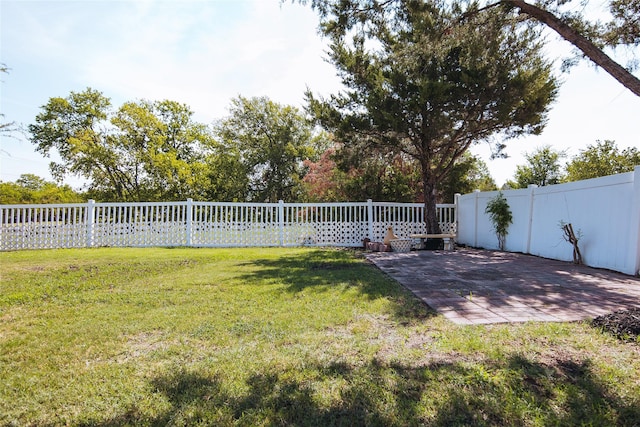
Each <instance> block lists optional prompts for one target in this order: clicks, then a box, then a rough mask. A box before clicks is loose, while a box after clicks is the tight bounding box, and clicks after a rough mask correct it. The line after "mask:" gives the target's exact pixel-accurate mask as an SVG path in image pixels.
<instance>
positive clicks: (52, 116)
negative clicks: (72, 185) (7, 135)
mask: <svg viewBox="0 0 640 427" xmlns="http://www.w3.org/2000/svg"><path fill="white" fill-rule="evenodd" d="M192 114H193V113H192V112H191V110H190V109H189V108H188V107H187V106H186V105H184V104H179V103H177V102H174V101H160V102H149V101H140V102H128V103H125V104H124V105H122V107H120V109H119V110H118V111H116V112H113V111H112V109H111V101H110V100H109V98H107V97H105V96H104V95H103V94H102V93H100V92H98V91H95V90H93V89H90V88H88V89H86V90H85V91H83V92H78V93H76V92H71V94H70V95H69V96H68V97H67V98H59V97H57V98H51V99H50V100H49V102H48V103H47V104H46V105H45V106H43V107H42V112H41V113H40V114H38V116H37V117H36V120H35V124H32V125H30V126H29V131H30V133H31V142H32V143H34V144H35V145H36V150H37V151H39V152H41V153H42V154H44V155H45V156H48V155H49V154H50V152H51V151H52V150H55V151H57V152H58V153H59V155H60V157H61V161H60V162H57V163H56V162H52V163H51V165H50V169H51V172H52V174H53V175H54V177H56V178H58V179H62V178H63V177H65V176H67V175H70V174H71V175H77V176H80V177H83V178H85V179H86V180H87V181H89V184H88V194H89V195H90V196H91V197H93V198H96V199H98V200H108V201H145V200H177V199H182V200H184V199H185V198H187V197H196V198H197V197H200V196H201V195H202V194H204V193H205V190H206V187H207V184H208V181H207V175H206V174H207V166H206V164H205V159H206V158H207V155H210V154H211V153H212V152H213V149H214V145H215V143H214V140H213V136H212V133H211V130H210V129H208V128H207V127H206V126H205V125H202V124H199V123H195V122H193V120H192V118H191V117H192Z"/></svg>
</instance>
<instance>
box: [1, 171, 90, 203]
mask: <svg viewBox="0 0 640 427" xmlns="http://www.w3.org/2000/svg"><path fill="white" fill-rule="evenodd" d="M86 200H87V198H86V197H83V196H82V195H81V194H79V193H77V192H76V191H74V190H73V189H72V188H71V187H70V186H68V185H57V184H56V183H54V182H48V181H46V180H45V179H44V178H40V177H39V176H36V175H33V174H23V175H20V178H18V179H17V180H16V181H15V182H2V181H0V204H2V205H12V204H15V205H19V204H45V203H80V202H85V201H86Z"/></svg>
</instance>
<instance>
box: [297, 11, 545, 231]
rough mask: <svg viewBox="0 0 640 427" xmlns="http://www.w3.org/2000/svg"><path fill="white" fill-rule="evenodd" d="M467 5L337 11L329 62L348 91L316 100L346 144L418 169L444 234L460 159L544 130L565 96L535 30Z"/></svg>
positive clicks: (312, 100) (431, 223)
mask: <svg viewBox="0 0 640 427" xmlns="http://www.w3.org/2000/svg"><path fill="white" fill-rule="evenodd" d="M346 3H353V2H346ZM464 6H465V5H464V4H462V3H457V2H455V3H452V5H450V6H447V5H445V4H444V2H441V1H427V2H423V1H407V2H397V3H396V2H394V3H393V7H392V8H387V9H385V10H384V13H381V14H376V15H374V16H373V17H371V16H369V17H368V16H367V15H358V19H360V21H358V22H350V21H349V20H350V19H353V15H352V14H351V13H350V12H349V11H345V10H340V9H334V10H332V13H334V15H332V19H330V20H327V21H325V24H324V29H325V31H326V33H327V34H328V35H329V36H330V37H331V41H332V43H331V48H330V52H329V58H330V60H331V62H332V63H333V64H334V65H335V66H336V68H337V69H338V72H339V75H340V76H341V78H342V81H343V84H344V85H345V87H346V88H347V90H345V91H344V92H342V93H339V94H334V95H332V96H331V97H330V98H329V99H317V98H316V97H314V96H313V94H312V93H310V92H309V93H307V97H308V100H309V108H310V110H311V111H312V112H313V113H314V114H315V116H316V117H317V118H318V120H319V121H320V123H321V124H322V125H324V126H325V127H327V129H329V130H330V131H332V132H334V133H335V136H336V139H337V140H339V141H341V142H342V143H343V144H344V145H345V146H350V147H369V148H371V147H375V148H376V149H377V150H380V151H385V150H387V151H389V152H397V153H402V154H403V155H405V156H408V157H409V158H411V159H413V160H415V161H416V163H417V164H418V165H419V169H420V181H421V184H422V187H423V194H424V199H425V222H426V225H427V230H428V231H429V232H437V231H438V230H439V226H438V222H437V218H436V206H435V205H436V200H437V186H438V183H439V182H441V181H443V180H444V179H445V178H446V177H447V175H448V174H449V173H450V172H451V170H452V168H453V166H454V165H455V163H456V160H458V159H459V158H460V157H461V156H462V155H463V154H464V153H465V152H466V151H467V150H468V149H469V147H470V146H471V145H472V144H473V143H476V142H479V141H487V140H491V139H492V138H494V137H497V136H500V137H501V138H503V139H506V138H512V137H517V136H519V135H522V134H527V133H537V132H540V131H541V129H542V128H543V126H544V124H545V119H546V114H547V112H548V107H549V104H550V103H551V101H552V100H553V99H554V97H555V95H556V82H555V80H554V78H553V77H552V76H551V72H550V66H549V64H548V63H546V62H545V61H544V60H543V58H542V56H541V44H540V43H539V42H538V33H537V32H536V31H535V30H534V29H532V28H528V27H522V26H519V25H518V24H517V21H516V20H515V19H514V18H515V16H513V15H511V14H505V13H504V12H503V11H497V10H489V11H486V12H485V13H482V14H472V15H469V11H470V9H468V8H465V7H464ZM463 18H464V19H463ZM348 28H351V31H347V29H348ZM363 150H364V148H363ZM364 152H365V151H363V153H364Z"/></svg>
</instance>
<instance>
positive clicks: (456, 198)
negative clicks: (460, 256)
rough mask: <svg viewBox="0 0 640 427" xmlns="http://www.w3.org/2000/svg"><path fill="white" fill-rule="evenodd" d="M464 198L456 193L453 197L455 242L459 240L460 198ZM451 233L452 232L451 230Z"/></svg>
mask: <svg viewBox="0 0 640 427" xmlns="http://www.w3.org/2000/svg"><path fill="white" fill-rule="evenodd" d="M461 196H462V194H460V193H456V194H454V195H453V205H454V206H453V223H454V224H455V230H453V231H454V233H453V234H455V236H456V237H454V241H456V240H458V229H459V227H458V209H460V197H461ZM449 231H451V230H449Z"/></svg>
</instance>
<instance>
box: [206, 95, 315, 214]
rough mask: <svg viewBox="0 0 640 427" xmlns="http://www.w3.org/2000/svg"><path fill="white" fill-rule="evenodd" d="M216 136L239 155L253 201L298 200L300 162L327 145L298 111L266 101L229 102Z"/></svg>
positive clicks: (250, 197)
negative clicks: (226, 115) (226, 113)
mask: <svg viewBox="0 0 640 427" xmlns="http://www.w3.org/2000/svg"><path fill="white" fill-rule="evenodd" d="M215 132H216V135H217V136H218V138H219V139H220V141H221V143H222V144H223V147H224V150H228V151H229V152H233V153H237V154H238V157H239V159H240V163H241V164H242V165H243V166H244V168H245V171H246V173H247V176H248V190H247V198H248V199H249V200H252V201H257V202H276V201H278V200H288V201H295V200H298V199H299V198H301V197H302V191H303V186H302V184H301V181H302V178H303V177H304V174H305V169H304V167H303V162H304V160H306V159H315V157H316V155H317V149H316V148H317V147H318V146H321V145H323V144H325V143H326V142H323V141H325V139H326V136H324V135H323V134H315V133H314V128H313V125H312V123H310V122H309V121H308V120H307V119H306V118H305V117H304V115H303V114H302V113H301V112H300V111H299V110H298V109H297V108H294V107H291V106H285V105H280V104H278V103H275V102H273V101H271V100H269V99H268V98H266V97H259V98H244V97H242V96H239V97H238V98H236V99H234V100H232V102H231V107H230V109H229V116H228V117H227V118H226V119H223V120H221V121H220V122H219V123H218V124H217V126H216V130H215Z"/></svg>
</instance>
